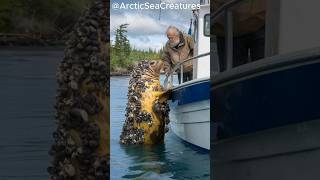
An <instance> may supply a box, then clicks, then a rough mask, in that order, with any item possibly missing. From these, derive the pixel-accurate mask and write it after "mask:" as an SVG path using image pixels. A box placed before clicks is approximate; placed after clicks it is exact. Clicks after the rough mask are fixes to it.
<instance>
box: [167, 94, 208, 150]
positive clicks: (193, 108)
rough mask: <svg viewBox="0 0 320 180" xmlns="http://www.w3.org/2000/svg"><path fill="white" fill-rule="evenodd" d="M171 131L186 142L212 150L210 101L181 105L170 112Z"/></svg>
mask: <svg viewBox="0 0 320 180" xmlns="http://www.w3.org/2000/svg"><path fill="white" fill-rule="evenodd" d="M169 116H170V120H171V122H170V127H171V130H172V131H173V132H174V133H175V134H176V135H177V136H178V137H180V138H181V139H183V140H184V141H186V142H188V143H191V144H193V145H196V146H198V147H201V148H204V149H207V150H209V149H210V100H204V101H199V102H194V103H189V104H185V105H180V106H176V107H174V108H172V109H171V110H170V115H169Z"/></svg>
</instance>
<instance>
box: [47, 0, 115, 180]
mask: <svg viewBox="0 0 320 180" xmlns="http://www.w3.org/2000/svg"><path fill="white" fill-rule="evenodd" d="M108 5H109V3H108V2H107V1H104V0H97V1H95V2H93V4H92V5H91V7H90V8H89V9H87V10H86V12H84V14H83V15H82V16H81V17H80V18H79V20H78V22H77V23H76V25H75V26H74V29H73V31H72V32H71V33H70V34H69V38H68V40H67V42H66V48H65V51H64V58H63V60H62V61H61V63H60V65H59V68H58V72H57V82H58V89H57V96H56V104H55V108H56V120H57V121H56V122H57V129H56V131H55V132H54V133H53V137H54V144H53V145H52V147H51V150H50V155H52V156H53V159H52V161H51V166H50V167H49V168H48V172H49V173H50V175H51V179H75V180H79V179H81V180H86V179H88V180H90V179H92V180H93V179H109V174H110V172H109V169H110V168H109V139H110V136H109V132H110V131H109V128H110V122H109V119H110V118H109V94H110V93H109V52H108V47H109V36H108V34H107V30H108V24H109V19H108V11H109V10H108Z"/></svg>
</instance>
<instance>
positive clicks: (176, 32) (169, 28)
mask: <svg viewBox="0 0 320 180" xmlns="http://www.w3.org/2000/svg"><path fill="white" fill-rule="evenodd" d="M169 30H175V34H176V35H177V36H178V35H179V33H180V30H179V29H178V28H177V27H175V26H172V25H170V26H169V27H168V28H167V30H166V34H168V31H169Z"/></svg>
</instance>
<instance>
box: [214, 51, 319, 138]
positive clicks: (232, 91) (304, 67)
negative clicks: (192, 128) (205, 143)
mask: <svg viewBox="0 0 320 180" xmlns="http://www.w3.org/2000/svg"><path fill="white" fill-rule="evenodd" d="M314 58H315V57H314V56H313V57H310V59H309V60H310V61H311V60H312V61H313V63H308V61H307V60H305V63H304V64H299V65H298V66H291V65H290V64H287V65H286V66H291V67H290V68H286V69H282V70H279V71H270V72H268V73H265V74H258V73H259V72H256V73H257V74H258V75H256V76H254V77H251V78H249V79H242V80H241V79H240V80H238V81H234V82H233V83H229V84H228V83H225V85H222V84H220V83H219V84H220V86H219V87H213V89H212V90H213V91H212V95H213V97H214V101H215V102H214V107H215V109H214V111H213V113H212V114H213V124H212V125H214V126H215V127H216V128H215V129H216V130H215V132H212V130H211V132H212V133H213V134H212V136H213V137H212V138H213V139H216V140H221V139H226V138H231V137H234V136H239V135H243V134H248V133H253V132H256V131H260V130H264V129H269V128H275V127H281V126H285V125H289V124H295V123H301V122H305V121H311V120H315V119H319V118H320V111H319V102H320V93H319V92H320V83H318V80H317V78H319V77H320V61H319V60H320V58H318V60H317V61H314V60H315V59H314ZM216 85H217V84H216ZM214 126H212V127H214Z"/></svg>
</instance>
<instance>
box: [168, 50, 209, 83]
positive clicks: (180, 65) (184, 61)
mask: <svg viewBox="0 0 320 180" xmlns="http://www.w3.org/2000/svg"><path fill="white" fill-rule="evenodd" d="M208 55H210V52H207V53H203V54H200V55H197V56H193V57H191V58H187V59H185V60H183V61H181V62H179V63H177V64H176V65H175V66H174V67H173V68H172V69H171V71H170V72H169V74H168V75H167V76H166V79H165V80H164V87H165V88H166V89H169V88H171V87H172V86H173V84H172V82H173V73H174V72H175V71H176V70H177V69H178V68H180V71H181V77H182V76H183V66H182V65H183V64H184V63H186V62H188V61H191V60H193V59H197V58H201V57H204V56H208ZM169 77H171V78H170V81H169ZM181 82H182V81H181Z"/></svg>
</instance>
